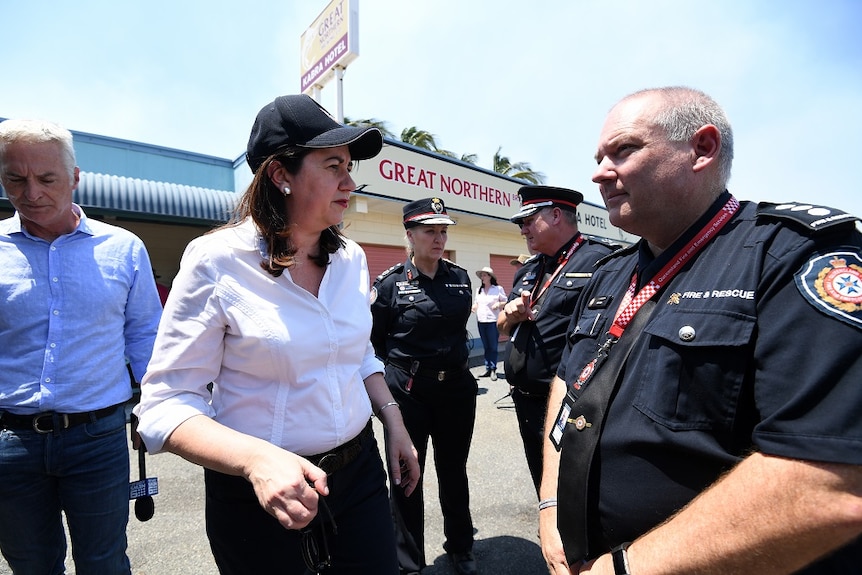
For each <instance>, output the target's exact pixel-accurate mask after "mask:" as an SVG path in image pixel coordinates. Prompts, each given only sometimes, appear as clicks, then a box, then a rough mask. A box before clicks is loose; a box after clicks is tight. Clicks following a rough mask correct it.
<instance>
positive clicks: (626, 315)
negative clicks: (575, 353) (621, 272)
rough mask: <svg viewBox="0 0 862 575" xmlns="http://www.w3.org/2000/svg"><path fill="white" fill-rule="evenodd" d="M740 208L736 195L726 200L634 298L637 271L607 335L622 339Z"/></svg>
mask: <svg viewBox="0 0 862 575" xmlns="http://www.w3.org/2000/svg"><path fill="white" fill-rule="evenodd" d="M738 209H739V201H737V199H736V198H734V197H733V196H730V199H728V200H727V203H725V204H724V206H723V207H722V208H721V210H719V212H718V213H717V214H715V216H714V217H713V218H712V220H710V221H709V222H708V223H707V224H706V225H705V226H704V227H703V229H702V230H701V231H700V235H699V236H698V237H697V239H693V240H692V241H690V242H689V243H688V244H686V245H685V246H683V248H682V249H681V250H680V251H679V252H678V253H677V254H676V257H674V258H671V260H670V261H669V262H668V263H667V264H666V265H665V266H664V267H663V268H662V269H661V270H660V271H659V272H658V273H657V274H656V275H655V277H653V278H652V279H651V280H650V281H649V283H647V284H646V285H645V286H644V287H642V288H641V289H640V291H639V292H638V293H637V295H635V287H636V285H637V272H635V274H634V275H633V276H632V283H631V284H630V285H629V289H628V291H626V295H625V297H624V298H623V301H622V302H621V303H620V307H619V308H618V310H617V316H616V318H614V323H613V325H611V327H610V329H609V330H608V333H609V334H610V335H611V336H612V337H614V338H616V339H619V338H620V336H621V335H622V334H623V331H625V329H626V326H627V325H628V324H629V322H631V320H632V318H633V317H634V316H635V314H636V313H637V312H638V310H639V309H640V308H641V307H642V306H643V305H644V304H645V303H646V302H647V301H649V299H650V298H652V297H653V296H654V295H655V294H656V293H657V292H658V291H659V290H660V289H661V288H662V287H663V286H664V285H666V284H667V283H668V282H670V280H672V279H673V278H674V276H676V274H677V273H678V272H679V270H681V269H682V267H683V264H685V263H686V262H687V261H688V260H689V259H691V258H692V257H694V255H695V254H697V253H698V252H699V251H700V250H701V249H703V247H704V246H705V245H706V244H707V243H709V240H711V239H712V238H713V237H714V236H715V235H717V234H718V232H719V230H721V228H723V227H724V226H725V224H727V222H729V221H730V218H731V217H732V216H733V214H735V213H736V210H738Z"/></svg>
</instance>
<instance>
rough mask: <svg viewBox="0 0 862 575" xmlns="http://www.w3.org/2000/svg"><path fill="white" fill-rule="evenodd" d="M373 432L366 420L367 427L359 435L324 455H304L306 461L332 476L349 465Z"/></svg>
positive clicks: (369, 422)
mask: <svg viewBox="0 0 862 575" xmlns="http://www.w3.org/2000/svg"><path fill="white" fill-rule="evenodd" d="M373 434H374V432H373V431H372V429H371V420H370V419H369V420H368V425H366V426H365V429H363V430H362V431H360V432H359V435H357V436H356V437H354V438H353V439H351V440H350V441H348V442H347V443H343V444H341V445H339V446H338V447H336V448H335V449H330V450H329V451H327V452H325V453H318V454H317V455H304V456H303V457H305V458H306V459H307V460H309V461H310V462H312V463H313V464H314V465H316V466H318V467H319V468H321V469H322V470H324V471H325V472H326V474H327V475H332V474H333V473H335V472H336V471H338V470H339V469H342V468H344V467H346V466H347V465H349V464H350V463H351V462H352V461H353V460H354V459H356V456H357V455H359V454H360V453H362V443H363V442H366V441H368V440H369V439H370V438H371V437H372V435H373Z"/></svg>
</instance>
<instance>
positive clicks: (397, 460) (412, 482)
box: [378, 406, 421, 497]
mask: <svg viewBox="0 0 862 575" xmlns="http://www.w3.org/2000/svg"><path fill="white" fill-rule="evenodd" d="M393 407H394V406H393ZM387 412H388V413H387ZM378 417H380V418H381V421H383V425H384V426H385V427H386V455H387V457H388V458H389V470H390V472H391V474H392V482H393V483H394V484H395V485H397V486H400V487H401V489H403V490H404V495H406V496H408V497H409V496H410V494H411V493H413V491H414V490H415V489H416V487H418V486H419V477H420V476H421V472H420V470H419V454H418V453H417V452H416V448H415V447H414V446H413V441H412V440H411V439H410V434H409V433H407V428H406V427H404V421H403V420H402V418H401V410H400V409H392V408H390V409H386V410H384V411H383V413H380V414H379V415H378ZM384 417H385V419H383V418H384Z"/></svg>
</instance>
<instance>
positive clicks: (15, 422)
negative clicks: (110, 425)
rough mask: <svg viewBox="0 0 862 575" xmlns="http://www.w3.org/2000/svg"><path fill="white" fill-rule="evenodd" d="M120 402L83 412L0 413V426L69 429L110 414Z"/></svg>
mask: <svg viewBox="0 0 862 575" xmlns="http://www.w3.org/2000/svg"><path fill="white" fill-rule="evenodd" d="M120 405H122V404H120V403H118V404H117V405H112V406H110V407H104V408H102V409H97V410H96V411H86V412H83V413H56V412H54V411H46V412H44V413H37V414H36V415H16V414H14V413H8V412H3V413H0V428H3V429H32V430H33V431H35V432H36V433H51V432H53V431H54V430H55V429H56V430H61V429H69V428H70V427H75V426H76V425H81V424H82V423H90V422H92V421H96V420H97V419H102V418H103V417H107V416H108V415H111V414H112V413H114V412H115V411H117V408H118V407H120Z"/></svg>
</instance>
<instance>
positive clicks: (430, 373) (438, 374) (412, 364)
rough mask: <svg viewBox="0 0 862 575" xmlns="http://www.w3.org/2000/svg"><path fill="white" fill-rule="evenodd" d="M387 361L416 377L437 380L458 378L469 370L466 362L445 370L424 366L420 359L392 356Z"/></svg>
mask: <svg viewBox="0 0 862 575" xmlns="http://www.w3.org/2000/svg"><path fill="white" fill-rule="evenodd" d="M386 363H388V364H390V365H394V366H395V367H397V368H398V369H400V370H402V371H406V372H407V373H409V374H410V375H412V376H414V377H423V378H429V379H436V380H437V381H448V380H450V379H456V378H458V377H461V376H462V375H464V372H465V371H467V363H466V362H465V363H464V364H463V365H462V366H461V367H457V368H455V369H443V370H439V369H433V368H430V367H422V363H421V362H420V361H418V360H413V361H410V360H407V359H393V358H390V359H388V360H386Z"/></svg>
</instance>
